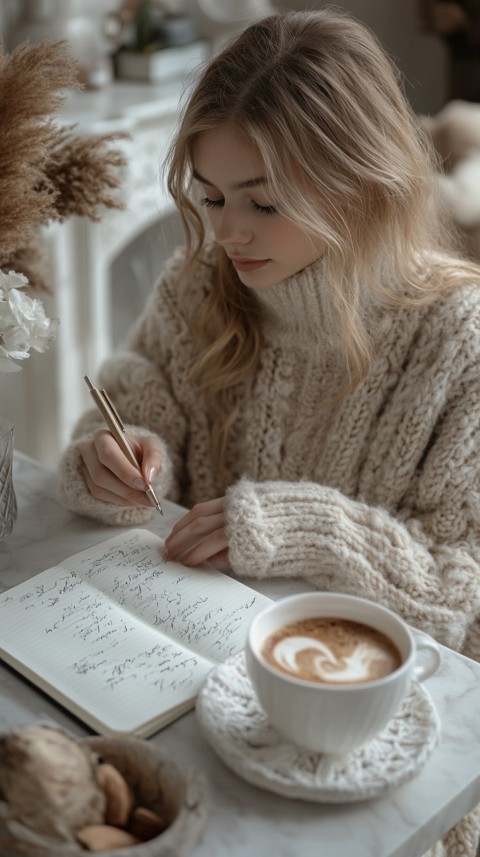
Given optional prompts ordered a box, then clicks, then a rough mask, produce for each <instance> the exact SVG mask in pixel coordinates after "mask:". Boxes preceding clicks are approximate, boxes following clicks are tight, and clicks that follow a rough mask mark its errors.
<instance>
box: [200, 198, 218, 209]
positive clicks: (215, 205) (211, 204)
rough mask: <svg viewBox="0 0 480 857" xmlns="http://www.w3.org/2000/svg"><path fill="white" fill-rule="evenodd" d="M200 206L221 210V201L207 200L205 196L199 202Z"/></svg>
mask: <svg viewBox="0 0 480 857" xmlns="http://www.w3.org/2000/svg"><path fill="white" fill-rule="evenodd" d="M200 205H206V206H207V208H222V206H223V199H209V198H208V196H205V197H204V198H203V199H201V200H200Z"/></svg>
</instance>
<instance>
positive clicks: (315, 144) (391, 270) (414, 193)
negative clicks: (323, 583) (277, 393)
mask: <svg viewBox="0 0 480 857" xmlns="http://www.w3.org/2000/svg"><path fill="white" fill-rule="evenodd" d="M227 124H230V125H234V126H236V127H238V128H239V129H241V130H242V133H243V134H244V135H245V137H246V139H247V141H248V142H250V143H253V144H254V145H255V146H256V147H257V149H258V151H259V152H260V154H261V156H262V158H263V160H264V164H265V171H266V177H267V182H268V185H269V187H270V188H271V189H272V192H273V195H274V198H275V199H276V200H280V201H281V212H282V215H284V216H287V217H288V218H290V219H291V220H292V221H294V222H295V223H296V224H297V225H300V226H302V227H303V228H304V230H305V232H306V233H307V234H310V235H311V236H312V237H315V236H320V237H321V238H322V239H323V241H324V242H325V245H326V251H325V255H324V263H325V271H326V281H327V282H328V283H329V289H330V299H331V318H332V323H333V327H334V332H335V333H336V334H337V335H338V339H339V342H340V343H341V346H342V347H343V353H344V356H345V363H346V366H347V369H348V372H349V377H350V385H349V387H348V390H351V389H353V387H355V386H356V385H357V384H358V383H359V381H360V380H361V379H362V378H364V377H365V376H366V374H367V373H368V371H369V369H370V367H371V364H372V361H373V356H374V353H373V345H372V340H371V336H370V333H369V330H368V306H369V305H371V303H372V301H376V302H377V303H378V302H380V303H384V304H388V303H390V304H400V305H409V304H410V305H413V304H418V303H422V302H428V301H432V300H434V298H435V297H436V296H438V294H440V293H441V292H443V291H445V290H446V289H450V288H453V287H455V286H456V285H457V284H459V283H460V282H462V281H465V279H466V278H467V277H468V278H469V279H470V280H471V279H472V278H476V279H478V278H479V271H478V269H477V268H476V266H474V265H473V264H469V263H468V262H461V261H460V259H457V258H455V257H454V255H452V253H453V247H451V251H450V255H449V256H447V255H446V254H445V253H444V252H441V251H440V249H439V248H441V247H445V246H446V244H445V232H444V230H443V229H442V224H441V219H440V216H439V214H438V212H437V206H436V204H435V199H434V181H433V169H432V154H431V151H430V149H429V146H428V144H427V142H426V140H425V138H424V137H423V135H422V132H421V131H420V129H419V127H418V125H417V122H416V119H415V117H414V115H413V112H412V111H411V109H410V107H409V105H408V103H407V101H406V99H405V97H404V95H403V92H402V89H401V86H400V85H399V80H398V73H397V70H396V69H395V67H394V66H393V65H392V63H391V62H390V61H389V59H388V58H387V56H386V55H385V53H384V51H383V49H382V48H381V46H380V44H379V43H378V41H377V39H376V38H375V36H374V35H373V34H372V33H371V32H370V31H369V30H368V29H367V28H366V27H365V26H364V25H363V24H360V23H359V22H358V21H356V20H355V19H353V18H352V17H351V16H350V15H348V14H347V13H345V12H344V11H341V10H338V9H333V8H325V7H324V8H322V9H320V10H318V11H315V12H285V13H278V14H274V15H272V16H269V17H267V18H264V19H263V20H260V21H258V22H256V23H254V24H252V25H251V26H249V27H248V28H247V29H246V30H245V31H244V32H243V33H241V34H240V35H239V36H238V37H237V38H236V39H235V40H234V41H233V42H232V43H231V44H230V45H228V46H227V47H226V48H225V49H224V50H223V51H222V52H221V53H220V54H218V55H217V56H215V57H214V58H213V59H212V60H211V62H210V63H209V65H208V66H207V68H206V69H205V71H204V73H203V74H202V76H201V78H200V80H199V82H198V84H197V86H196V87H195V89H194V91H193V93H192V95H191V97H190V99H189V101H188V103H187V106H186V109H185V111H184V115H183V119H182V122H181V124H180V127H179V130H178V133H177V135H176V139H175V141H174V144H173V147H172V149H171V152H170V157H169V173H168V184H169V190H170V193H171V194H172V196H173V198H174V200H175V202H176V205H177V207H178V209H179V212H180V216H181V218H182V221H183V225H184V229H185V234H186V242H187V257H186V264H185V270H184V275H185V277H188V275H189V272H190V270H191V268H192V266H193V264H194V263H195V261H196V260H197V258H198V257H199V255H200V253H201V250H202V246H203V243H204V240H205V237H206V236H205V227H204V224H203V221H202V217H201V216H200V214H199V211H198V209H197V207H196V205H195V203H194V201H193V199H192V195H191V185H192V165H193V155H194V144H195V141H196V139H197V137H198V135H199V134H201V133H202V132H204V131H207V130H211V129H213V128H219V127H222V126H225V125H227ZM216 252H217V258H218V264H217V266H216V269H215V272H214V280H213V289H212V291H211V293H210V294H209V296H208V298H207V299H206V301H205V302H204V303H203V305H202V308H201V311H200V313H199V315H198V316H197V318H196V319H195V320H194V321H193V322H192V323H193V324H194V326H195V329H196V331H197V332H198V333H199V334H200V337H201V339H202V340H203V343H204V348H203V351H202V352H201V353H199V355H198V359H197V360H196V362H195V364H194V366H193V367H192V370H191V373H192V377H195V378H196V380H197V383H199V384H200V387H201V388H202V389H203V390H204V391H205V392H206V393H207V394H208V395H209V396H210V397H211V400H212V405H213V424H212V442H213V447H214V454H215V457H216V459H217V463H219V464H220V465H221V466H222V465H223V464H224V460H225V449H226V443H227V437H228V432H229V429H230V428H231V426H232V424H233V422H234V420H235V417H236V413H237V399H236V390H237V389H238V385H239V384H241V383H242V382H244V381H245V379H246V378H248V376H249V375H251V373H252V372H253V371H254V369H255V367H256V366H257V364H258V360H259V355H260V351H261V332H260V320H259V314H258V304H257V302H256V300H255V297H254V295H252V293H251V292H250V291H249V290H248V289H247V288H246V287H245V286H244V285H243V284H242V283H241V282H240V280H239V278H238V277H237V275H236V272H235V270H234V269H233V267H232V265H231V263H230V261H229V260H228V258H227V256H226V254H225V252H224V251H223V249H222V248H220V247H218V248H217V250H216ZM348 390H346V391H345V393H347V392H348Z"/></svg>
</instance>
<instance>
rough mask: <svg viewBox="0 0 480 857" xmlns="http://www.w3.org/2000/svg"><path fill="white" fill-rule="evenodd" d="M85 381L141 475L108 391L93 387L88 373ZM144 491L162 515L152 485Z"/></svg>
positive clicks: (104, 416) (108, 424)
mask: <svg viewBox="0 0 480 857" xmlns="http://www.w3.org/2000/svg"><path fill="white" fill-rule="evenodd" d="M85 381H86V382H87V386H88V389H89V390H90V395H91V397H92V399H93V401H94V402H95V404H96V406H97V408H98V410H99V411H100V413H101V415H102V417H103V418H104V420H105V422H106V423H107V426H108V428H109V429H110V431H111V433H112V435H113V437H114V438H115V440H116V442H117V443H118V445H119V447H120V449H121V450H122V452H123V453H124V455H126V457H127V458H128V460H129V462H130V464H133V466H134V467H136V468H137V470H138V471H139V472H140V474H141V475H142V476H143V474H142V470H141V467H140V465H139V463H138V461H137V457H136V455H135V453H134V451H133V449H132V447H131V446H130V443H129V441H128V437H127V433H126V431H125V426H124V425H123V423H122V420H121V419H120V416H119V414H118V411H117V409H116V408H115V405H114V404H113V402H112V401H111V399H110V398H109V396H108V393H107V392H106V390H99V389H98V387H95V385H94V384H93V383H92V381H91V380H90V378H89V377H88V375H85ZM144 478H145V477H144ZM145 493H146V495H147V497H148V499H149V500H150V502H151V503H152V505H153V506H155V508H156V510H157V512H160V514H161V515H163V509H162V507H161V505H160V502H159V500H158V497H157V495H156V494H155V491H154V490H153V488H152V486H151V485H150V484H149V483H148V482H146V483H145Z"/></svg>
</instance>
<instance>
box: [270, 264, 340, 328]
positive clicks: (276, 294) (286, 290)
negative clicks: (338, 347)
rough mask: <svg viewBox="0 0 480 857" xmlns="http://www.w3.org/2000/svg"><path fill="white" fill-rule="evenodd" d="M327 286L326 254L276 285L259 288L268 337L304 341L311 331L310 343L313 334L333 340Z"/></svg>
mask: <svg viewBox="0 0 480 857" xmlns="http://www.w3.org/2000/svg"><path fill="white" fill-rule="evenodd" d="M327 290H328V283H327V282H326V280H325V265H324V262H323V259H322V258H320V259H317V260H316V261H315V262H312V264H311V265H308V266H307V267H306V268H302V270H301V271H298V272H297V273H296V274H292V276H291V277H287V279H285V280H282V281H281V282H280V283H277V284H276V285H274V286H269V287H267V288H264V289H256V290H255V297H256V298H257V300H258V302H259V304H260V305H261V307H262V318H263V329H264V333H265V336H266V338H267V339H269V338H270V337H271V336H278V335H281V336H282V337H286V338H289V337H291V338H292V339H295V340H296V341H297V344H301V342H300V341H299V338H300V339H301V338H302V337H303V338H304V337H305V336H306V335H308V341H309V344H310V345H311V344H312V337H313V338H314V341H318V342H322V343H323V344H325V341H326V340H328V339H330V338H331V339H332V340H333V339H334V336H333V325H332V323H331V321H330V323H329V315H330V312H331V310H330V309H329V300H328V291H327Z"/></svg>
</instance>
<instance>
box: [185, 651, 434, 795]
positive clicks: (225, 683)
mask: <svg viewBox="0 0 480 857" xmlns="http://www.w3.org/2000/svg"><path fill="white" fill-rule="evenodd" d="M196 712H197V719H198V722H199V725H200V728H201V731H202V733H203V735H204V736H205V738H206V739H207V741H208V742H209V743H210V744H211V746H212V748H213V749H214V750H215V752H216V753H217V755H218V756H220V758H221V759H222V760H223V761H224V762H225V764H226V765H227V766H228V767H229V768H231V769H232V770H233V771H235V773H237V774H238V775H239V776H240V777H243V779H245V780H247V781H248V782H249V783H252V784H253V785H256V786H259V787H260V788H263V789H267V790H268V791H272V792H275V793H276V794H280V795H284V796H285V797H292V798H299V799H300V800H313V801H319V802H323V803H342V802H348V801H359V800H365V799H366V798H372V797H378V796H380V795H384V794H386V793H387V792H389V791H391V790H392V789H394V788H397V787H398V786H400V785H402V784H403V783H406V782H407V781H408V780H411V779H412V778H413V777H414V776H415V775H416V774H418V772H419V771H420V770H421V768H422V767H423V766H424V764H425V762H426V761H427V759H428V758H429V756H430V755H431V753H432V752H433V750H434V748H435V747H436V745H437V743H438V738H439V734H440V721H439V717H438V714H437V711H436V709H435V706H434V704H433V702H432V700H431V698H430V696H429V694H428V692H427V691H426V690H425V688H424V687H422V685H421V684H418V683H417V682H415V683H414V684H413V686H412V689H411V691H410V693H409V694H408V696H407V697H406V699H405V700H404V702H403V703H402V706H401V708H400V710H399V712H398V714H397V715H396V716H395V717H393V718H392V720H391V721H390V722H389V724H388V725H387V726H386V727H385V729H384V730H383V731H382V732H381V733H380V735H378V737H377V738H375V739H374V740H373V741H371V742H370V743H368V744H364V745H363V747H359V748H357V749H356V750H353V751H352V752H351V753H348V754H347V755H345V756H333V755H326V754H321V753H313V752H310V751H308V750H302V749H301V748H299V747H296V746H295V745H294V744H291V743H290V742H288V741H286V740H285V739H284V738H282V737H281V736H280V735H279V734H278V732H277V731H276V730H275V729H274V727H273V726H272V725H271V724H270V722H269V720H268V718H267V715H266V714H265V712H264V710H263V708H262V707H261V706H260V703H259V702H258V699H257V697H256V695H255V693H254V691H253V688H252V686H251V684H250V680H249V679H248V677H247V674H246V670H245V659H244V655H243V653H241V654H239V655H235V656H234V657H233V658H230V659H229V660H228V661H226V662H225V663H224V664H221V665H219V666H218V667H215V668H214V669H213V670H212V671H211V672H210V674H209V675H208V678H207V679H206V681H205V683H204V685H203V687H202V689H201V691H200V694H199V697H198V700H197V706H196Z"/></svg>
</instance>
